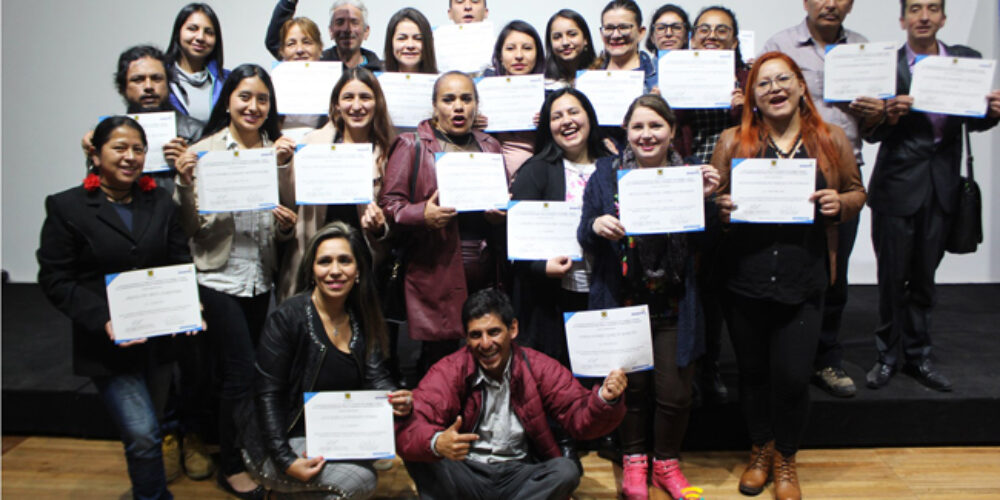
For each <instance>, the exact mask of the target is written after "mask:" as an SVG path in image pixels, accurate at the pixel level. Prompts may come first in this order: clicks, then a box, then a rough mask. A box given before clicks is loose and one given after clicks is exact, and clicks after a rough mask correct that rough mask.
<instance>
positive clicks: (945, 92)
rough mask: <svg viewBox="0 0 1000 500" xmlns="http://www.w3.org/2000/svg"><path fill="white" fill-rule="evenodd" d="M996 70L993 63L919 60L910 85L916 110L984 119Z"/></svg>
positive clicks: (934, 58)
mask: <svg viewBox="0 0 1000 500" xmlns="http://www.w3.org/2000/svg"><path fill="white" fill-rule="evenodd" d="M995 69H996V60H994V59H972V58H965V57H948V56H926V57H922V58H919V56H918V59H917V62H916V64H914V65H913V83H911V84H910V96H912V97H913V109H914V110H916V111H923V112H926V113H941V114H946V115H957V116H969V117H976V118H982V117H984V116H986V107H987V105H986V94H989V93H990V86H991V85H992V84H993V72H994V70H995Z"/></svg>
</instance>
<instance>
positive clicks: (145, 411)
mask: <svg viewBox="0 0 1000 500" xmlns="http://www.w3.org/2000/svg"><path fill="white" fill-rule="evenodd" d="M126 349H127V348H126ZM171 367H172V365H170V364H163V365H159V366H156V367H151V368H149V369H148V370H147V373H141V372H138V373H123V374H116V375H111V376H108V377H94V379H93V381H94V385H95V386H97V391H98V392H99V393H100V395H101V399H102V400H103V401H104V406H105V408H107V409H108V413H110V414H111V418H112V419H113V420H114V422H115V426H117V427H118V432H119V433H120V434H121V437H122V444H124V445H125V461H126V463H127V464H128V476H129V479H130V480H131V481H132V498H134V499H136V500H140V499H143V500H144V499H172V498H173V495H171V494H170V492H169V491H167V478H166V475H165V474H164V472H163V450H162V448H161V442H162V437H161V435H160V421H159V418H158V416H159V413H160V412H161V411H162V409H163V403H164V401H165V399H166V395H167V391H168V390H169V388H170V370H171Z"/></svg>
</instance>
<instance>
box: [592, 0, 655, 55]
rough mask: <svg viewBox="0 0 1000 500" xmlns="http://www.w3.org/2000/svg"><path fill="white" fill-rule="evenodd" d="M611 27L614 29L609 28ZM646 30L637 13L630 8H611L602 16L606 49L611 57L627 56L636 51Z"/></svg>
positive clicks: (602, 29) (602, 30)
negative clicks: (637, 18)
mask: <svg viewBox="0 0 1000 500" xmlns="http://www.w3.org/2000/svg"><path fill="white" fill-rule="evenodd" d="M609 27H613V29H608V28H609ZM644 31H645V28H643V27H642V26H639V23H638V22H637V21H636V18H635V14H633V13H632V12H631V11H629V10H626V9H611V10H609V11H607V12H605V13H604V15H603V16H601V37H603V39H604V50H605V51H607V53H608V55H610V56H611V57H625V56H631V55H632V54H634V53H636V52H637V51H638V47H639V39H640V38H642V33H643V32H644Z"/></svg>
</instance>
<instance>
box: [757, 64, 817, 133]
mask: <svg viewBox="0 0 1000 500" xmlns="http://www.w3.org/2000/svg"><path fill="white" fill-rule="evenodd" d="M751 88H753V89H754V90H753V92H754V101H756V104H757V109H758V110H759V111H760V114H761V116H763V117H764V119H765V121H766V120H784V119H789V118H790V117H791V116H792V115H793V114H795V113H798V112H799V101H800V100H801V99H802V96H803V94H804V93H805V84H804V83H802V81H801V80H799V78H798V77H797V76H795V72H794V71H792V68H791V67H789V66H788V64H787V63H785V61H782V60H781V59H770V60H768V61H765V62H764V64H763V65H761V67H760V71H759V72H758V73H757V79H756V80H754V82H753V84H752V86H751Z"/></svg>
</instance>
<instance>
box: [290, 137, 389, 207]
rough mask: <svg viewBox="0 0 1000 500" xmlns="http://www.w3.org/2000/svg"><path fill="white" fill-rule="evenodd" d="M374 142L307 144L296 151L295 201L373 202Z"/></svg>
mask: <svg viewBox="0 0 1000 500" xmlns="http://www.w3.org/2000/svg"><path fill="white" fill-rule="evenodd" d="M373 164H374V160H373V159H372V145H371V144H367V143H361V144H308V145H299V146H298V147H297V148H296V151H295V203H297V204H299V205H354V204H358V203H371V201H372V197H373V196H374V191H373V190H372V168H373V167H372V165H373Z"/></svg>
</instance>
